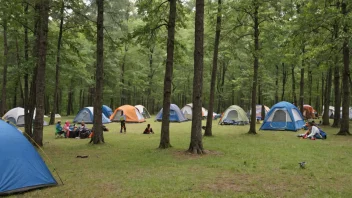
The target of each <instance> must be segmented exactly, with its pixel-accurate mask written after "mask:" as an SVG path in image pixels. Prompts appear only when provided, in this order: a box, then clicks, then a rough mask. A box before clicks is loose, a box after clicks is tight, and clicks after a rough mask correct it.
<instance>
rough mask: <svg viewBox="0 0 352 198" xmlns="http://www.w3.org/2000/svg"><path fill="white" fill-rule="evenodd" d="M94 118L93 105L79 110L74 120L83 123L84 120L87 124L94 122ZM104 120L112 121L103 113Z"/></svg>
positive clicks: (104, 122) (104, 121) (106, 121)
mask: <svg viewBox="0 0 352 198" xmlns="http://www.w3.org/2000/svg"><path fill="white" fill-rule="evenodd" d="M93 119H94V111H93V107H84V108H83V109H81V110H80V111H79V112H78V114H77V115H76V117H75V119H73V122H74V123H81V122H82V121H83V122H85V123H86V124H92V123H93ZM102 121H103V124H106V123H110V122H111V121H110V120H109V118H107V117H106V116H105V115H104V114H103V113H102Z"/></svg>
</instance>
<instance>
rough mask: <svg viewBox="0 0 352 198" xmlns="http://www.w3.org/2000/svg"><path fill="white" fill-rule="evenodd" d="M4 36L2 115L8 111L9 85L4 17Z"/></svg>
mask: <svg viewBox="0 0 352 198" xmlns="http://www.w3.org/2000/svg"><path fill="white" fill-rule="evenodd" d="M3 30H4V32H3V36H4V61H3V63H4V69H3V74H2V95H1V105H0V117H2V116H3V115H4V114H5V113H6V85H7V61H8V46H7V20H6V18H5V19H3Z"/></svg>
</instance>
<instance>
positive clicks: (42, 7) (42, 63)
mask: <svg viewBox="0 0 352 198" xmlns="http://www.w3.org/2000/svg"><path fill="white" fill-rule="evenodd" d="M35 7H36V10H37V11H38V15H37V16H38V18H37V24H38V26H37V31H36V36H37V38H36V44H37V48H36V49H37V51H38V57H37V79H36V85H35V86H36V115H35V120H34V125H33V130H34V131H33V140H34V141H35V143H36V145H38V146H43V122H44V102H45V101H44V94H45V67H46V51H47V39H48V17H49V0H40V1H39V2H38V3H36V5H35Z"/></svg>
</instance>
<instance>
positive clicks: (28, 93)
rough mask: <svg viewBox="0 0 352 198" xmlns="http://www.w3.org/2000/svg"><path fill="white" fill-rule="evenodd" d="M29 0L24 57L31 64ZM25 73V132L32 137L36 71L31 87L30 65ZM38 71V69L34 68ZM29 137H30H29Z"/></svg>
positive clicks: (25, 26) (25, 24)
mask: <svg viewBox="0 0 352 198" xmlns="http://www.w3.org/2000/svg"><path fill="white" fill-rule="evenodd" d="M28 7H29V3H28V0H27V1H26V2H25V6H24V16H25V17H24V26H23V28H24V59H25V64H26V65H29V39H28V19H27V18H28ZM25 69H26V70H25V74H24V119H25V133H26V134H27V138H28V137H32V136H33V134H32V122H33V111H34V106H35V100H34V97H35V86H34V85H35V79H36V75H37V74H36V73H35V72H34V73H33V78H32V83H31V87H29V75H30V69H29V68H28V67H26V68H25ZM34 71H36V70H34ZM28 139H29V138H28Z"/></svg>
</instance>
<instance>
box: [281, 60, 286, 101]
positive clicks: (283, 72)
mask: <svg viewBox="0 0 352 198" xmlns="http://www.w3.org/2000/svg"><path fill="white" fill-rule="evenodd" d="M286 82H287V71H286V67H285V63H282V93H281V101H284V98H285V87H286Z"/></svg>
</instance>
